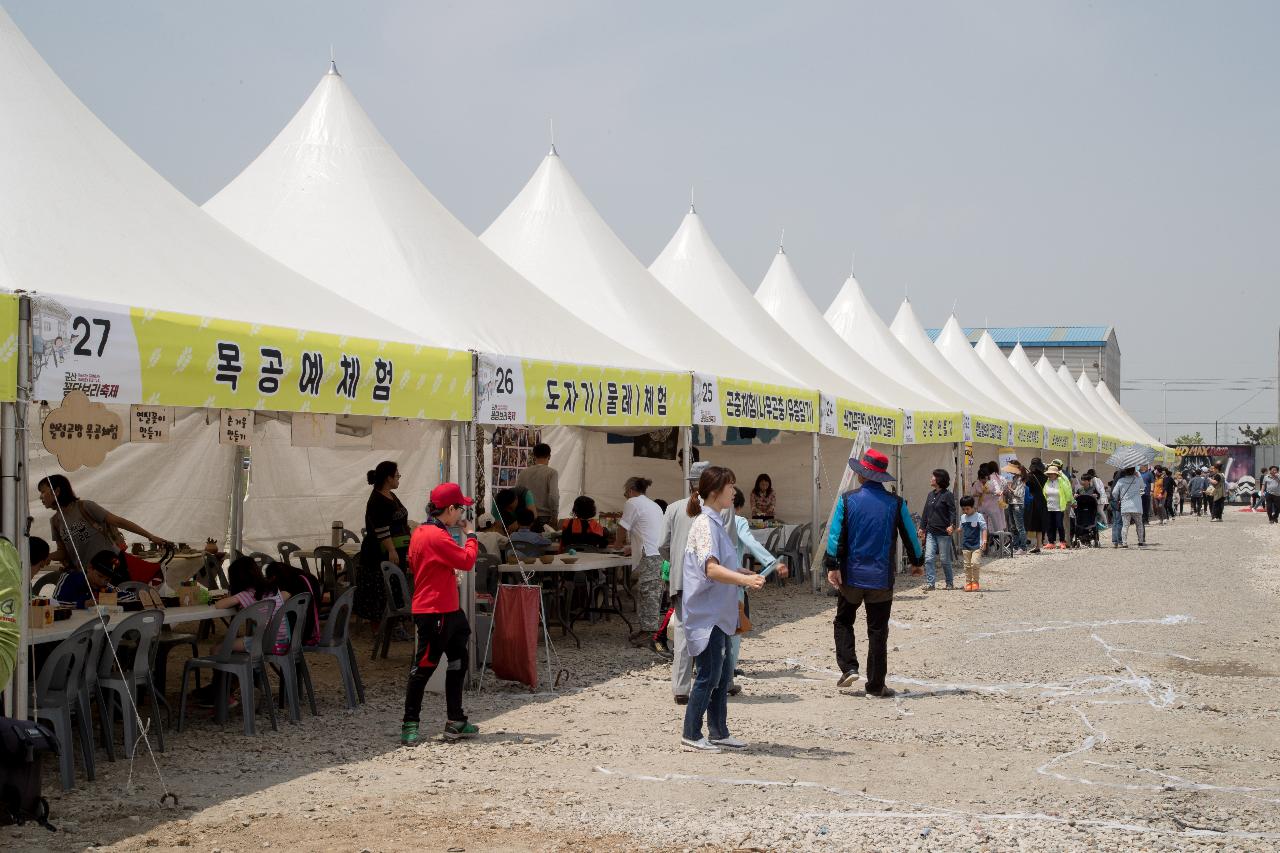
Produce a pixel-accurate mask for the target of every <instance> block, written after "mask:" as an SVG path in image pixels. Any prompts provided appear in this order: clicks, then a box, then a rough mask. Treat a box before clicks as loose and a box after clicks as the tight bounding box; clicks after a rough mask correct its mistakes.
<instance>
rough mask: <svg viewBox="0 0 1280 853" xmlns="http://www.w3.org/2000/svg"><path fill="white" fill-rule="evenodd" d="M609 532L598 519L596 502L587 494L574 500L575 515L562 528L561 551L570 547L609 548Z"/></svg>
mask: <svg viewBox="0 0 1280 853" xmlns="http://www.w3.org/2000/svg"><path fill="white" fill-rule="evenodd" d="M607 547H609V534H607V533H605V532H604V528H603V527H601V526H600V522H598V521H596V502H595V500H593V499H592V498H589V497H587V496H586V495H579V496H578V497H576V498H574V500H573V517H572V518H570V519H569V520H568V521H566V522H565V523H564V527H562V528H561V529H560V553H562V554H563V553H564V552H565V551H568V550H569V549H570V548H575V549H576V548H607Z"/></svg>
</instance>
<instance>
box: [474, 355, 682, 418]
mask: <svg viewBox="0 0 1280 853" xmlns="http://www.w3.org/2000/svg"><path fill="white" fill-rule="evenodd" d="M689 398H690V380H689V374H687V373H676V372H663V371H652V370H629V369H625V368H617V367H601V366H599V365H593V364H570V363H566V362H554V361H538V360H536V359H527V358H513V357H510V356H502V355H492V354H489V353H481V354H480V355H479V356H477V359H476V421H477V422H478V423H482V424H510V425H513V426H519V425H524V424H529V425H534V426H555V425H564V426H619V427H621V426H638V427H658V426H686V425H688V424H689V422H690V417H691V415H690V412H691V406H690V399H689Z"/></svg>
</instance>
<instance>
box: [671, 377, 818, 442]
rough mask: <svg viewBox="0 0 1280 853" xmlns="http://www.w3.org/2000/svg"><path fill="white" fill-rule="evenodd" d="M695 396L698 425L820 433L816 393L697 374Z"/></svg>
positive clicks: (695, 416) (694, 384)
mask: <svg viewBox="0 0 1280 853" xmlns="http://www.w3.org/2000/svg"><path fill="white" fill-rule="evenodd" d="M693 394H694V406H693V417H694V424H695V425H697V426H734V427H758V428H762V429H779V430H788V431H790V432H817V431H818V426H819V424H818V403H819V396H818V393H817V392H816V391H804V390H801V389H799V388H787V387H784V386H781V385H766V384H764V383H760V382H748V381H746V380H742V379H729V378H726V377H720V376H712V375H711V374H708V373H695V374H694V375H693Z"/></svg>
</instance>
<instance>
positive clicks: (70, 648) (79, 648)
mask: <svg viewBox="0 0 1280 853" xmlns="http://www.w3.org/2000/svg"><path fill="white" fill-rule="evenodd" d="M95 631H96V632H102V631H103V627H102V623H101V622H99V621H98V620H97V619H91V620H90V621H88V622H85V623H84V624H83V625H81V626H80V627H79V628H77V629H76V630H75V632H74V633H73V634H72V635H71V636H70V637H67V638H66V639H65V640H63V641H62V642H61V643H58V645H57V646H55V647H54V650H53V651H52V652H51V653H50V654H49V657H47V658H46V659H45V662H44V666H43V667H41V669H40V674H39V675H38V676H37V677H36V689H35V693H34V695H33V697H32V699H33V701H32V703H31V711H32V716H33V717H34V718H35V719H36V720H37V721H38V720H44V721H46V722H48V723H51V724H52V725H53V734H54V737H56V738H57V739H58V770H59V772H60V774H61V776H62V790H64V791H70V790H71V789H72V788H74V787H75V784H76V767H75V751H74V749H73V748H72V745H71V737H72V734H71V732H72V729H71V726H72V723H73V722H74V723H75V726H76V728H77V729H78V731H79V735H80V755H81V757H82V759H83V761H84V772H85V776H86V777H88V779H89V780H90V781H93V779H94V777H95V774H94V763H93V724H92V721H91V720H90V719H89V715H88V714H87V713H85V712H84V710H83V709H82V708H81V706H80V695H81V691H82V690H83V688H84V668H85V665H86V663H87V662H88V660H89V653H90V651H91V648H92V645H93V634H94V632H95Z"/></svg>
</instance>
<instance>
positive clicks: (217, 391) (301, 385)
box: [31, 295, 473, 420]
mask: <svg viewBox="0 0 1280 853" xmlns="http://www.w3.org/2000/svg"><path fill="white" fill-rule="evenodd" d="M31 323H32V330H31V345H32V367H31V370H32V379H33V382H34V384H35V397H36V399H38V400H61V399H62V398H63V397H64V396H65V395H66V394H67V393H68V392H70V391H73V390H80V391H83V392H84V394H85V395H86V396H87V397H88V398H89V399H91V400H95V401H98V402H104V403H142V404H145V405H148V406H188V407H203V408H219V409H248V410H258V411H262V410H268V411H284V412H325V413H331V414H347V415H375V416H382V417H407V418H418V419H423V420H470V419H471V416H472V411H473V405H472V397H471V356H470V354H469V353H466V352H459V351H454V350H446V349H440V348H436V347H427V346H418V345H414V344H404V343H395V342H391V341H377V340H371V339H365V338H352V337H347V336H344V335H335V334H329V333H322V332H308V331H303V330H298V329H289V328H284V327H279V326H265V325H261V324H257V323H245V322H240V321H232V320H219V319H214V318H210V317H198V316H195V315H191V314H178V313H173V312H168V311H152V310H148V309H143V308H130V307H125V306H118V305H108V304H104V303H98V302H90V301H88V300H80V299H62V298H59V297H50V296H43V295H42V296H36V297H34V298H33V299H32V318H31Z"/></svg>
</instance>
